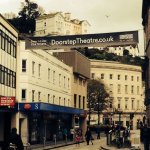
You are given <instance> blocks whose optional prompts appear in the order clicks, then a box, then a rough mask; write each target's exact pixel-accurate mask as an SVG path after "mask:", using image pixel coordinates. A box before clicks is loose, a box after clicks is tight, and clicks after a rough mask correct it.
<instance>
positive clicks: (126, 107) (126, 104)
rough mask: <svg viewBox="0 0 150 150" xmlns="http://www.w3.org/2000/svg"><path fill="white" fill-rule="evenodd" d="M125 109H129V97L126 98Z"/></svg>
mask: <svg viewBox="0 0 150 150" xmlns="http://www.w3.org/2000/svg"><path fill="white" fill-rule="evenodd" d="M125 109H128V98H125Z"/></svg>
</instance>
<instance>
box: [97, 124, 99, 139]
mask: <svg viewBox="0 0 150 150" xmlns="http://www.w3.org/2000/svg"><path fill="white" fill-rule="evenodd" d="M97 139H100V127H99V126H98V127H97Z"/></svg>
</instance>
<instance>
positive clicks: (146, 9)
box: [142, 0, 150, 126]
mask: <svg viewBox="0 0 150 150" xmlns="http://www.w3.org/2000/svg"><path fill="white" fill-rule="evenodd" d="M142 19H143V22H142V24H143V26H144V31H145V53H146V60H145V61H146V64H145V67H146V68H145V80H146V81H145V85H146V91H145V105H146V113H147V115H146V116H147V124H148V126H150V82H149V79H150V2H149V0H143V8H142Z"/></svg>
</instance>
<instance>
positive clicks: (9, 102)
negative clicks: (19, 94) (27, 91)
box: [0, 96, 15, 106]
mask: <svg viewBox="0 0 150 150" xmlns="http://www.w3.org/2000/svg"><path fill="white" fill-rule="evenodd" d="M0 106H15V97H13V96H0Z"/></svg>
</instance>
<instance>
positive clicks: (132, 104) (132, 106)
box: [131, 99, 134, 109]
mask: <svg viewBox="0 0 150 150" xmlns="http://www.w3.org/2000/svg"><path fill="white" fill-rule="evenodd" d="M131 109H134V99H132V100H131Z"/></svg>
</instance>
